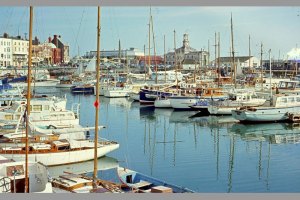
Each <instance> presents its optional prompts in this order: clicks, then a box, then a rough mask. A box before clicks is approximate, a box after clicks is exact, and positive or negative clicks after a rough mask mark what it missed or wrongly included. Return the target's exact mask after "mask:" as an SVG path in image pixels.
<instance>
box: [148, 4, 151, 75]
mask: <svg viewBox="0 0 300 200" xmlns="http://www.w3.org/2000/svg"><path fill="white" fill-rule="evenodd" d="M150 10H151V7H150ZM150 23H151V13H150V16H149V49H148V68H149V74H150V65H151V62H150V42H151V40H150V31H151V28H150Z"/></svg>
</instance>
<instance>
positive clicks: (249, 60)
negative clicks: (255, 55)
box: [249, 35, 251, 72]
mask: <svg viewBox="0 0 300 200" xmlns="http://www.w3.org/2000/svg"><path fill="white" fill-rule="evenodd" d="M250 60H251V47H250V35H249V72H250V69H251V67H250V66H251V63H250Z"/></svg>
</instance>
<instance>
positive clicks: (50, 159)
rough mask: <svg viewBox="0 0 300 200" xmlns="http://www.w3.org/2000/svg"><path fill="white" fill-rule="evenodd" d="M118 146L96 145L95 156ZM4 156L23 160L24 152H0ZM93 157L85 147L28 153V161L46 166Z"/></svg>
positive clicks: (90, 151) (77, 161) (102, 154)
mask: <svg viewBox="0 0 300 200" xmlns="http://www.w3.org/2000/svg"><path fill="white" fill-rule="evenodd" d="M118 148H119V144H111V145H107V146H101V147H98V154H97V157H98V158H100V157H103V156H105V155H106V154H108V153H110V152H112V151H114V150H116V149H118ZM0 155H1V156H4V157H6V158H11V159H13V160H15V161H23V160H24V159H25V154H0ZM92 159H94V149H93V148H91V149H85V150H80V151H66V152H56V153H36V154H29V155H28V160H29V161H35V160H36V161H38V162H41V163H43V164H44V165H46V166H55V165H65V164H71V163H79V162H84V161H88V160H92Z"/></svg>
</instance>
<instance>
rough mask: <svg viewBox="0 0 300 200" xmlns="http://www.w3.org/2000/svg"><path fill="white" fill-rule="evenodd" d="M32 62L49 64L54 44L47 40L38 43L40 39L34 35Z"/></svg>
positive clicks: (51, 60)
mask: <svg viewBox="0 0 300 200" xmlns="http://www.w3.org/2000/svg"><path fill="white" fill-rule="evenodd" d="M32 44H33V45H32V51H33V55H32V63H33V64H34V65H36V66H38V65H43V64H45V65H51V64H54V63H53V59H52V57H53V56H52V54H53V49H56V46H55V45H54V44H53V43H51V42H49V41H45V42H44V43H40V41H39V40H38V39H37V37H35V39H34V40H33V43H32Z"/></svg>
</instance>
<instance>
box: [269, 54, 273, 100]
mask: <svg viewBox="0 0 300 200" xmlns="http://www.w3.org/2000/svg"><path fill="white" fill-rule="evenodd" d="M269 62H270V94H271V95H270V96H271V98H270V105H271V106H272V105H273V94H272V60H271V49H269Z"/></svg>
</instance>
